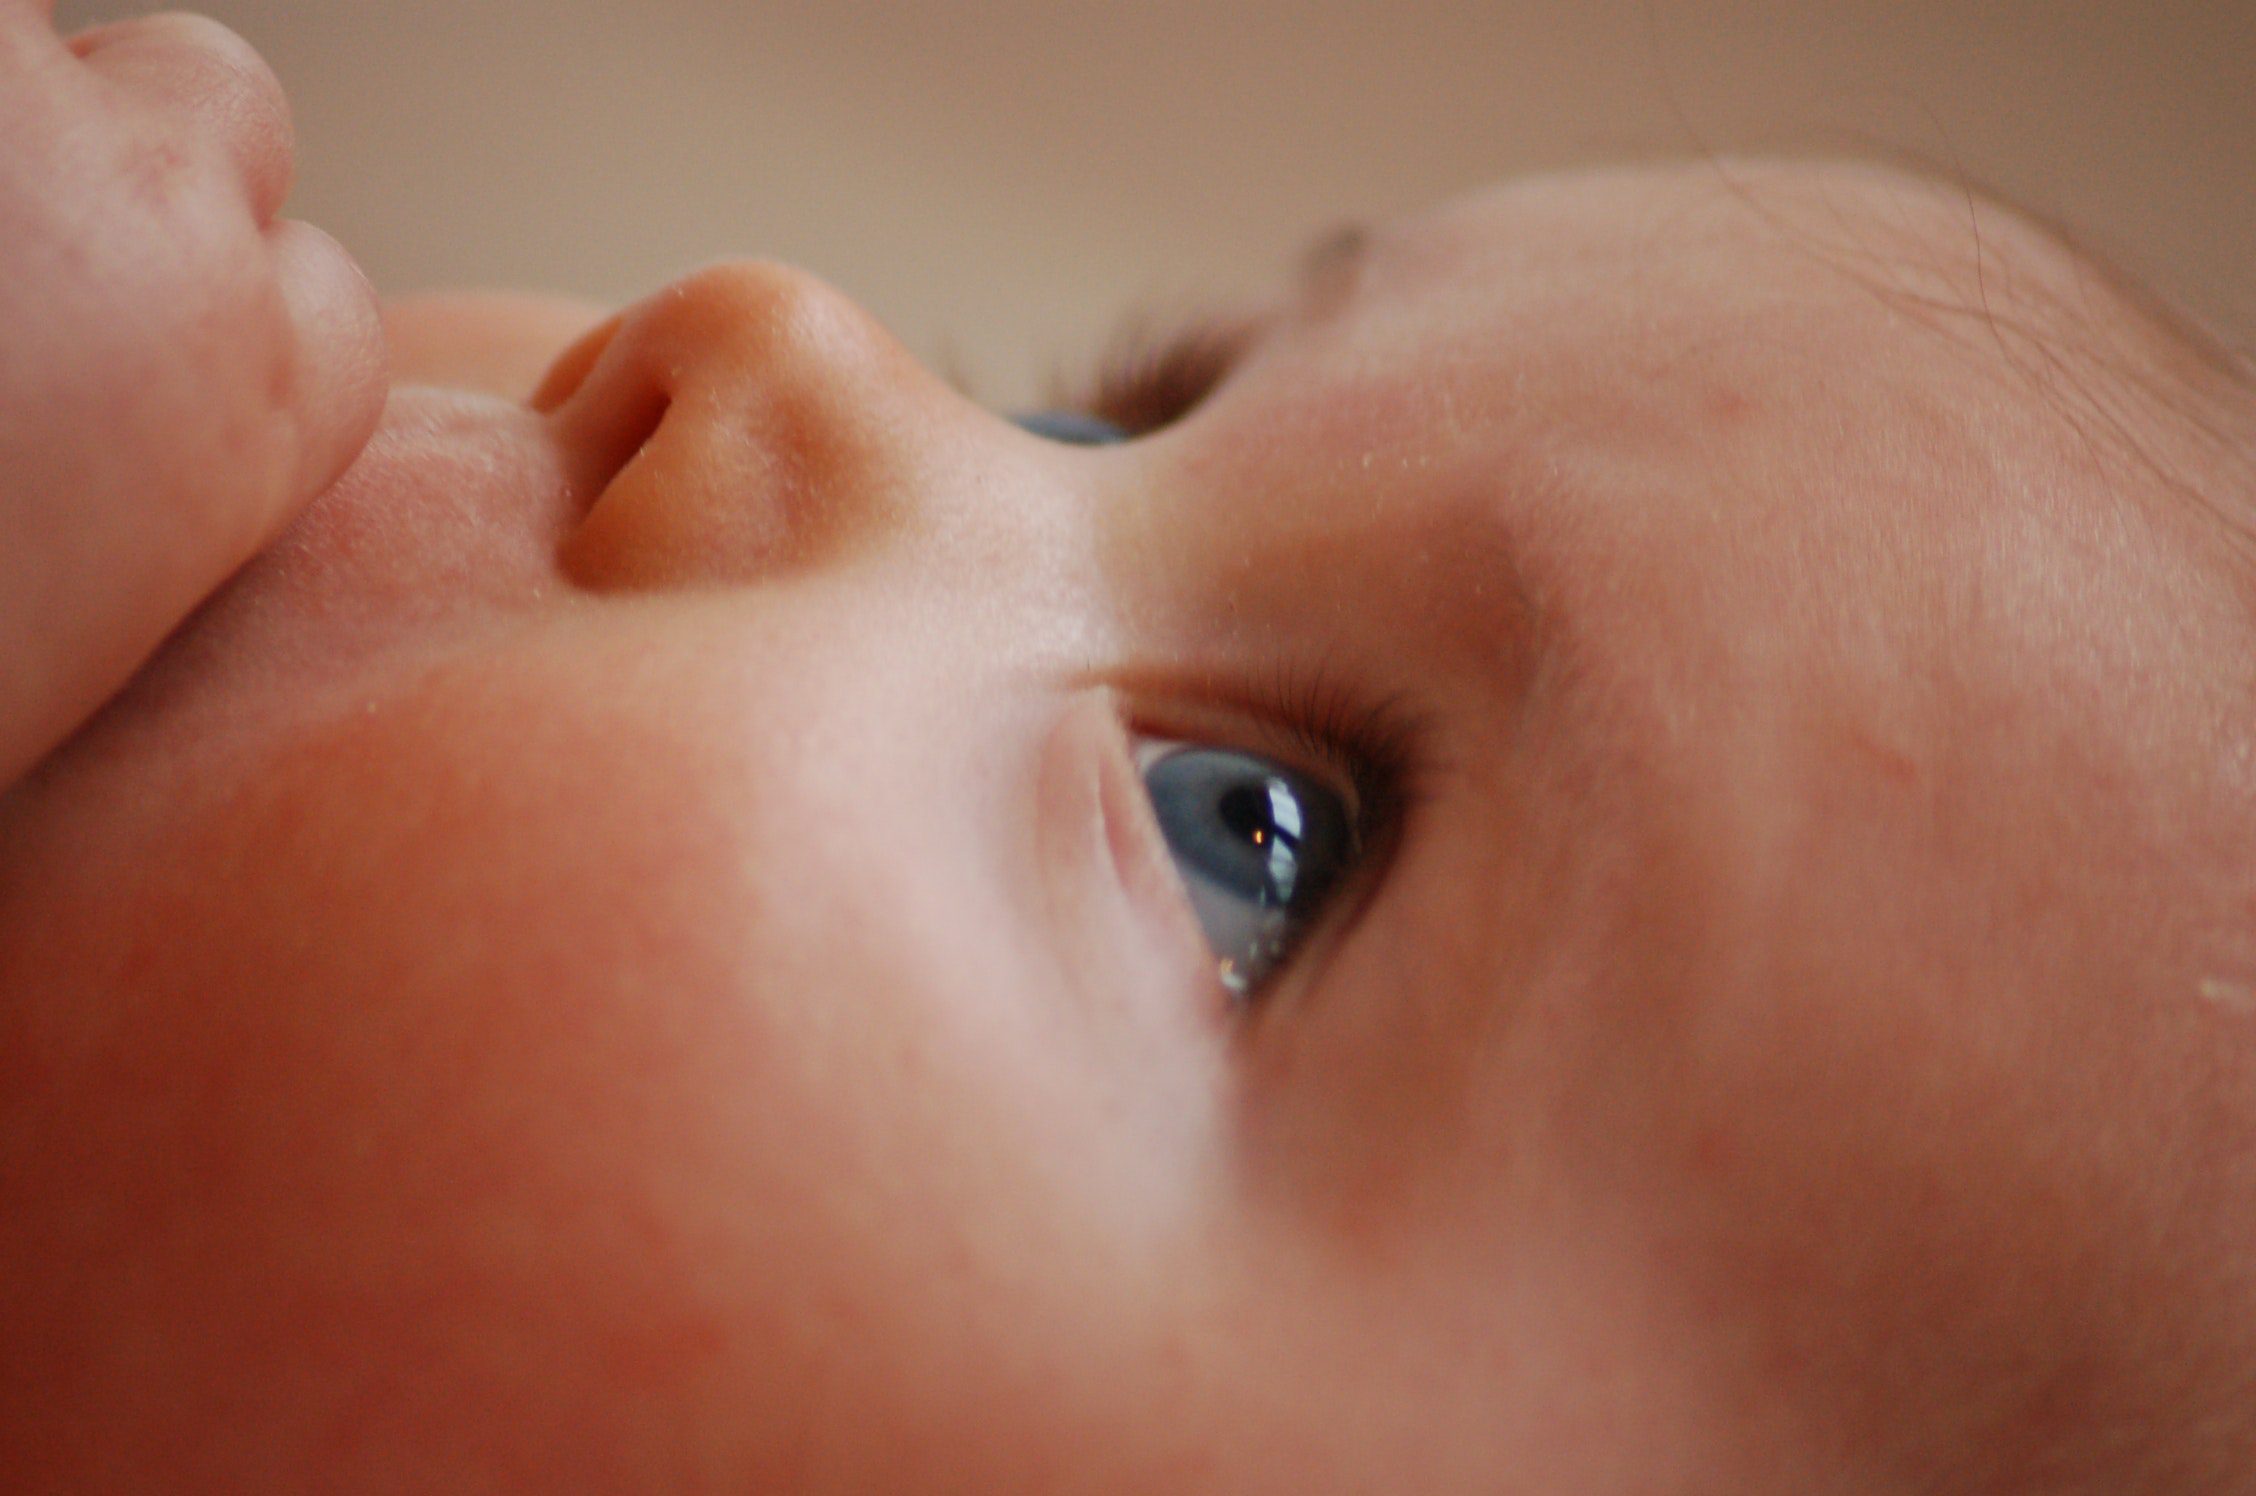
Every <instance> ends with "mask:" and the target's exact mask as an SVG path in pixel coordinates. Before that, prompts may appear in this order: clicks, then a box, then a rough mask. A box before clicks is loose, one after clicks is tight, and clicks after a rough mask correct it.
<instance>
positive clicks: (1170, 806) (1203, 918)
mask: <svg viewBox="0 0 2256 1496" xmlns="http://www.w3.org/2000/svg"><path fill="white" fill-rule="evenodd" d="M1138 759H1139V766H1140V767H1141V769H1142V771H1143V776H1144V788H1145V792H1146V793H1147V794H1149V795H1150V796H1151V802H1152V811H1153V815H1154V818H1155V819H1156V820H1157V822H1158V824H1159V829H1160V834H1161V836H1162V837H1163V838H1164V839H1165V840H1166V842H1167V846H1168V850H1169V851H1170V852H1171V853H1172V854H1173V855H1174V857H1175V860H1176V864H1177V866H1178V867H1179V868H1180V869H1181V872H1182V877H1183V886H1184V889H1185V890H1186V891H1187V893H1188V895H1189V898H1190V903H1191V909H1192V912H1193V913H1194V914H1195V915H1196V916H1197V917H1198V922H1199V926H1200V928H1201V930H1202V931H1203V932H1204V933H1205V936H1206V942H1207V946H1208V948H1209V949H1211V950H1212V951H1213V953H1214V958H1215V963H1216V971H1217V973H1218V974H1219V975H1220V978H1221V981H1222V985H1223V986H1224V987H1225V988H1226V989H1227V990H1228V991H1229V992H1230V994H1231V995H1232V996H1233V997H1237V998H1247V997H1250V996H1252V995H1253V994H1255V993H1256V992H1257V991H1258V989H1259V988H1260V987H1261V986H1262V985H1263V984H1264V983H1266V982H1267V981H1268V980H1269V979H1270V978H1271V977H1273V976H1274V975H1276V973H1277V972H1278V971H1279V970H1280V969H1281V968H1282V967H1283V966H1284V965H1285V963H1286V962H1288V961H1289V960H1290V959H1291V957H1292V954H1293V951H1294V948H1295V947H1296V946H1297V944H1298V943H1299V941H1300V939H1301V937H1302V936H1303V935H1305V934H1306V933H1307V931H1308V930H1309V928H1310V927H1311V926H1312V925H1313V924H1314V923H1315V921H1316V920H1317V919H1319V918H1321V916H1322V913H1323V909H1324V905H1325V903H1326V900H1327V898H1328V896H1329V894H1330V891H1331V889H1332V887H1333V885H1334V884H1336V883H1337V882H1338V880H1339V879H1340V877H1341V876H1342V875H1343V874H1344V873H1345V872H1346V871H1347V869H1348V867H1349V866H1350V864H1351V863H1352V862H1353V860H1354V857H1355V829H1354V820H1353V816H1352V813H1351V812H1350V810H1349V808H1348V805H1347V802H1346V800H1345V799H1344V798H1343V797H1342V796H1341V795H1339V794H1338V793H1337V792H1335V791H1334V790H1332V789H1331V788H1330V787H1328V786H1326V785H1325V784H1324V783H1323V782H1322V781H1321V780H1319V779H1316V778H1315V777H1313V776H1311V775H1307V774H1303V773H1300V772H1299V771H1297V770H1294V769H1290V768H1287V767H1285V766H1284V765H1282V764H1279V763H1276V762H1274V761H1273V760H1270V759H1266V758H1263V757H1261V756H1259V755H1257V754H1252V753H1246V752H1242V751H1238V750H1234V749H1223V748H1204V747H1194V746H1188V745H1182V744H1153V745H1151V746H1150V747H1149V748H1147V750H1146V751H1145V752H1143V753H1140V754H1139V755H1138Z"/></svg>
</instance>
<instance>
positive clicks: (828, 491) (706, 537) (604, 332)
mask: <svg viewBox="0 0 2256 1496" xmlns="http://www.w3.org/2000/svg"><path fill="white" fill-rule="evenodd" d="M955 398H956V397H955V396H954V394H953V392H952V391H948V390H947V389H946V387H945V386H944V385H941V384H939V382H938V381H937V380H935V379H934V377H933V376H932V375H931V374H930V373H928V372H927V371H926V370H925V369H924V368H923V367H922V366H921V365H919V364H918V363H917V362H916V360H915V359H913V358H912V357H910V355H909V354H908V352H907V351H906V350H905V349H903V348H902V347H901V346H900V345H899V344H898V343H896V342H895V341H894V340H893V339H892V337H891V336H890V335H888V334H887V333H886V332H885V331H884V329H882V328H881V327H879V326H878V324H877V323H876V322H875V321H874V320H873V319H872V318H870V317H869V316H868V314H866V313H865V312H863V311H862V310H861V309H860V308H859V307H857V306H856V305H854V303H853V302H852V301H850V300H848V299H847V298H846V297H845V296H843V295H841V294H840V293H839V292H837V291H835V290H833V289H832V288H831V287H829V286H828V285H826V284H824V283H823V282H822V281H820V280H818V279H816V278H815V277H813V276H810V275H807V274H805V273H804V272H801V271H798V270H794V269H791V268H788V267H785V266H780V265H774V264H768V263H734V264H727V265H719V266H714V267H711V268H709V269H706V270H701V271H698V272H697V273H695V274H693V275H690V276H687V277H685V278H684V279H682V280H679V281H676V282H675V283H673V284H672V285H669V286H667V287H666V288H665V289H663V290H661V291H659V292H658V293H657V294H656V295H654V296H652V297H650V298H649V299H648V300H646V301H644V302H642V303H640V304H638V305H637V306H635V307H633V308H631V309H630V310H629V311H627V312H626V313H624V314H623V315H622V316H621V317H620V318H618V319H617V320H616V321H615V322H614V323H613V324H612V325H610V326H608V327H606V328H601V329H598V330H597V332H596V333H594V334H591V335H590V337H589V338H588V339H587V340H585V341H584V342H583V344H582V345H581V346H580V347H579V348H577V349H575V350H573V351H572V352H570V353H567V354H566V355H565V357H564V358H563V359H562V360H560V361H559V364H558V366H557V368H556V370H555V371H554V372H553V373H552V374H551V376H550V380H549V382H548V384H547V386H546V387H544V389H543V390H542V392H541V394H540V395H539V396H538V397H536V404H538V405H542V406H544V407H546V408H548V409H549V410H550V412H551V419H552V420H553V421H554V422H556V424H557V425H558V427H559V429H560V431H561V434H562V436H563V439H564V441H565V444H566V446H567V449H568V450H570V451H572V452H573V453H574V454H575V465H576V467H577V468H578V469H579V470H580V471H579V477H578V479H577V480H576V481H578V482H579V483H581V484H582V485H583V486H584V487H585V488H586V490H587V492H588V493H589V495H590V497H591V498H592V504H591V507H590V508H589V509H588V511H587V513H586V516H585V518H584V519H583V521H582V522H581V524H580V526H579V527H578V529H577V530H576V531H575V532H574V533H573V535H572V536H571V537H570V539H569V540H568V541H567V542H566V545H565V550H564V561H565V565H566V569H567V570H568V571H569V572H571V573H572V574H573V575H574V577H575V578H576V579H577V580H579V581H581V582H582V583H583V584H586V585H591V586H597V587H605V588H633V587H638V586H666V585H682V584H684V583H689V582H700V581H703V582H731V581H744V580H749V579H750V578H751V577H753V576H755V575H765V574H772V573H775V572H779V571H785V570H790V569H792V568H795V567H798V566H803V565H806V564H808V563H810V562H812V561H814V560H816V559H817V558H819V557H823V556H828V555H833V554H835V553H837V552H838V551H839V550H840V549H841V548H847V547H852V546H855V545H857V544H861V543H866V542H868V541H871V540H873V539H875V538H877V537H878V536H880V535H882V534H883V533H885V531H886V530H887V529H888V528H889V527H897V526H899V525H901V524H902V523H904V522H906V521H907V520H908V519H909V518H910V517H911V516H910V506H912V505H913V504H914V502H915V497H916V483H915V481H914V477H913V470H914V468H915V466H916V452H917V449H918V447H919V445H920V440H921V438H920V435H919V433H920V432H928V431H929V430H930V429H931V422H932V419H933V417H934V416H935V415H936V414H937V413H938V412H940V411H942V410H944V409H945V404H944V402H945V401H952V400H954V399H955Z"/></svg>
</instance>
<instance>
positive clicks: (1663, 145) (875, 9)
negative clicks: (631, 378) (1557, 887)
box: [59, 0, 2256, 401]
mask: <svg viewBox="0 0 2256 1496" xmlns="http://www.w3.org/2000/svg"><path fill="white" fill-rule="evenodd" d="M142 8H146V7H140V6H133V5H120V4H116V3H103V4H92V3H83V0H80V3H73V0H64V3H62V5H61V6H60V7H59V11H60V16H61V18H62V20H63V21H64V23H65V24H66V25H69V24H74V23H81V22H84V21H87V20H89V19H94V18H100V17H108V16H113V15H117V14H122V13H128V12H131V11H133V10H137V9H142ZM205 8H207V9H208V10H209V11H210V12H211V13H213V14H215V15H217V16H219V17H220V18H221V19H222V20H225V21H226V22H228V23H229V24H230V25H232V26H234V27H235V28H236V29H237V30H239V31H241V32H243V33H244V34H245V35H247V36H249V37H250V38H251V40H252V41H253V42H255V43H256V44H257V45H258V46H259V47H260V49H261V50H263V51H264V52H265V53H266V55H267V56H268V58H269V59H270V60H271V61H272V62H273V63H274V65H275V67H276V69H277V71H279V72H280V73H281V75H282V77H283V79H284V81H285V83H286V84H288V86H289V87H290V90H291V93H292V96H293V98H294V100H295V102H296V105H297V109H298V116H299V130H300V139H301V155H302V160H303V166H302V171H301V176H300V186H299V191H298V195H297V198H296V199H295V204H294V209H293V211H295V212H297V213H299V214H301V215H303V216H306V217H309V218H312V219H314V220H316V221H318V222H320V223H322V224H323V225H324V226H325V227H327V228H329V229H330V230H331V231H332V232H334V233H336V234H337V235H339V237H341V238H343V239H344V240H345V241H346V243H347V244H349V245H351V246H352V247H353V248H354V249H355V250H356V251H357V252H358V253H359V255H360V256H361V258H362V261H363V263H365V264H366V265H367V266H368V267H369V269H370V271H371V273H372V274H373V275H374V276H375V277H376V279H377V281H378V283H379V284H380V285H381V286H383V287H384V288H385V289H387V290H405V289H409V288H414V287H423V286H439V285H463V284H505V285H523V286H533V287H542V288H548V289H556V290H564V291H571V292H577V293H581V294H585V295H589V296H594V297H598V298H602V299H606V300H623V299H626V298H629V297H632V296H634V295H636V294H639V293H640V292H641V291H643V290H645V289H647V288H649V287H651V286H653V285H655V284H657V283H659V282H661V281H662V280H663V279H665V278H666V277H667V276H669V275H671V274H673V273H675V272H676V271H678V270H680V269H682V268H685V267H686V266H688V265H691V264H694V263H697V262H700V261H704V260H708V259H712V258H716V257H719V256H723V255H730V254H760V255H768V256H775V257H780V258H785V259H790V260H794V261H797V262H799V263H802V264H805V265H807V266H809V267H810V268H812V269H815V270H816V271H818V272H820V273H821V274H823V275H825V276H827V277H828V278H829V279H831V280H833V281H835V282H837V283H838V284H840V285H842V286H844V287H846V288H847V289H848V290H850V291H851V292H853V293H854V294H855V295H857V296H859V297H860V298H861V299H862V300H863V301H864V302H865V303H866V304H868V305H869V306H871V307H872V308H873V309H874V310H875V311H877V312H878V313H879V315H881V316H882V317H883V318H884V319H885V320H886V321H887V322H888V323H889V324H891V325H892V326H893V328H894V329H895V330H896V331H897V332H899V333H900V334H901V335H902V336H903V337H904V338H906V339H907V340H908V341H909V343H910V344H911V346H913V347H915V348H916V349H917V350H918V351H919V352H921V353H924V354H926V355H927V356H930V357H935V358H939V359H941V360H943V361H947V362H952V363H954V364H956V365H959V366H961V367H962V368H963V369H964V370H965V371H967V372H968V373H969V374H970V375H971V376H972V377H973V379H974V382H975V383H976V385H977V386H978V388H979V391H980V393H982V394H985V395H987V396H989V397H990V398H994V399H997V400H1001V401H1017V400H1020V399H1023V398H1025V397H1026V395H1027V394H1028V392H1029V391H1031V390H1033V389H1035V388H1037V387H1038V386H1039V384H1040V383H1041V378H1042V376H1043V375H1044V374H1045V373H1046V372H1047V371H1049V370H1051V369H1052V368H1054V367H1055V366H1057V365H1058V364H1059V363H1060V362H1066V363H1072V362H1077V361H1078V358H1079V356H1080V355H1081V354H1082V353H1084V352H1086V351H1087V350H1089V349H1090V348H1091V347H1092V346H1093V345H1094V344H1096V343H1097V342H1099V341H1101V334H1102V332H1103V330H1104V329H1105V328H1106V327H1107V326H1108V325H1110V324H1111V322H1112V321H1113V320H1114V319H1115V317H1116V316H1118V315H1119V314H1120V313H1122V312H1124V311H1127V310H1130V309H1132V308H1136V307H1141V306H1146V305H1150V306H1154V307H1156V308H1158V309H1161V310H1164V309H1167V308H1172V307H1178V306H1183V305H1189V304H1196V303H1198V302H1200V301H1202V300H1204V299H1206V298H1207V297H1209V296H1211V295H1214V294H1219V293H1223V292H1226V291H1227V290H1228V289H1229V288H1231V287H1233V286H1237V285H1242V284H1245V283H1247V282H1249V281H1253V280H1257V279H1259V278H1260V277H1262V276H1264V275H1265V274H1267V273H1268V272H1269V271H1270V269H1271V268H1272V267H1274V266H1276V265H1277V264H1279V263H1280V262H1281V261H1282V260H1283V259H1284V258H1285V256H1286V255H1287V254H1288V253H1289V252H1290V251H1291V250H1292V249H1293V248H1294V247H1295V245H1296V244H1297V243H1298V242H1299V241H1300V240H1301V239H1302V238H1304V237H1306V236H1307V235H1309V234H1311V233H1313V232H1315V231H1317V230H1320V229H1322V228H1324V227H1326V226H1328V225H1330V224H1332V223H1334V222H1336V221H1338V220H1339V219H1341V218H1344V217H1350V216H1362V215H1373V214H1385V213H1389V212H1392V211H1395V210H1398V209H1403V208H1409V207H1414V206H1416V205H1418V204H1421V203H1424V202H1428V201H1431V200H1433V199H1434V198H1437V197H1440V196H1443V195H1446V194H1448V193H1450V192H1452V191H1455V190H1457V189H1459V188H1462V187H1465V186H1468V185H1472V184H1476V183H1479V182H1482V181H1486V180H1489V179H1492V178H1494V177H1497V176H1501V175H1505V174H1508V173H1512V172H1517V171H1522V170H1526V169H1530V168H1537V167H1544V166H1552V165H1558V164H1562V163H1573V162H1581V161H1589V160H1595V159H1606V158H1614V157H1620V156H1624V155H1645V154H1652V153H1654V152H1667V153H1677V154H1681V153H1685V152H1691V151H1698V150H1702V149H1708V148H1730V147H1744V146H1762V145H1774V146H1775V145H1792V146H1825V145H1836V146H1840V145H1854V144H1856V143H1858V142H1868V143H1877V144H1882V145H1887V146H1902V147H1909V148H1912V149H1915V150H1918V151H1921V152H1924V153H1926V154H1928V155H1931V156H1934V157H1938V158H1941V159H1943V160H1945V161H1956V162H1959V163H1961V164H1962V165H1963V166H1964V167H1965V169H1967V170H1968V171H1970V172H1971V173H1973V174H1974V175H1975V176H1976V177H1977V178H1979V179H1982V180H1984V181H1987V182H1989V183H1991V184H1993V185H1996V186H1999V187H2002V188H2004V189H2006V190H2007V191H2009V192H2011V193H2012V194H2014V195H2016V196H2018V197H2020V198H2022V199H2023V200H2025V201H2030V202H2032V203H2034V204H2035V205H2037V206H2039V207H2042V208H2044V209H2046V210H2048V211H2052V212H2056V213H2059V214H2061V215H2063V216H2065V217H2067V218H2068V219H2070V220H2072V221H2074V222H2076V223H2078V224H2080V225H2082V226H2084V227H2085V228H2086V229H2087V230H2089V231H2090V234H2091V237H2093V238H2094V239H2095V240H2096V241H2097V242H2099V243H2100V244H2101V245H2102V246H2103V247H2106V248H2108V249H2110V250H2112V251H2114V252H2115V253H2117V254H2118V255H2119V256H2121V257H2122V258H2124V259H2125V260H2127V261H2128V262H2130V263H2131V264H2132V265H2133V267H2134V268H2137V269H2140V270H2143V271H2145V272H2146V273H2147V274H2149V275H2150V276H2151V277H2152V278H2153V279H2155V280H2157V281H2158V282H2159V283H2161V285H2162V286H2163V287H2164V288H2165V289H2167V290H2168V291H2170V292H2171V293H2172V294H2174V295H2176V296H2177V297H2178V298H2180V299H2181V300H2183V301H2184V302H2186V303H2187V304H2188V305H2190V306H2191V307H2192V308H2193V309H2195V310H2196V311H2198V312H2201V313H2203V314H2206V315H2208V316H2210V317H2212V318H2215V319H2218V320H2221V321H2224V322H2226V323H2228V324H2229V325H2230V326H2231V327H2232V328H2233V329H2234V330H2235V332H2236V334H2239V336H2237V338H2236V340H2237V341H2240V342H2242V343H2243V344H2244V345H2245V344H2246V343H2247V342H2248V341H2249V340H2248V338H2247V337H2246V336H2245V334H2246V332H2247V331H2248V330H2250V329H2256V0H2113V3H2107V0H2075V3H2067V0H2063V3H2039V0H1993V3H1985V0H1959V3H1949V0H1841V3H1836V4H1816V3H1808V4H1800V5H1794V4H1785V3H1774V0H1711V3H1706V4H1700V3H1693V0H1587V3H1582V4H1570V3H1566V0H1502V3H1489V4H1473V3H1464V0H1459V3H1445V0H1391V3H1384V4H1381V3H1369V4H1349V3H1345V0H1332V3H1309V4H1290V3H1286V0H1235V3H1233V0H1208V3H1203V4H1202V3H1196V0H1141V3H1134V4H1118V5H1105V4H1096V3H1089V0H1080V3H1076V0H1056V3H1037V0H899V3H894V4H868V5H862V4H851V3H843V0H833V3H830V4H827V5H822V4H815V3H799V4H790V5H784V4H760V3H750V0H743V3H730V0H639V3H630V0H609V3H599V0H207V3H206V6H205Z"/></svg>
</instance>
